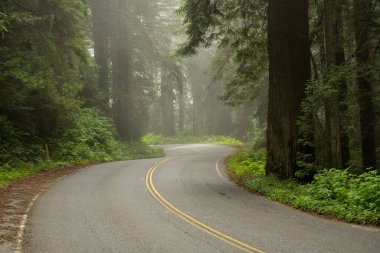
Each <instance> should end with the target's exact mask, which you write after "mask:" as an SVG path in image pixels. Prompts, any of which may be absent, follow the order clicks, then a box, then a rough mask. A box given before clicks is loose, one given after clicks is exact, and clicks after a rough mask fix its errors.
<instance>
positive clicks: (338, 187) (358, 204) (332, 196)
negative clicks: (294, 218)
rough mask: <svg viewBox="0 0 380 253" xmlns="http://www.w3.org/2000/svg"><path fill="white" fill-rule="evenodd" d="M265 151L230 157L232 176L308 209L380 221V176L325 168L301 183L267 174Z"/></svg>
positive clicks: (356, 219) (336, 215)
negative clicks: (311, 180) (307, 181)
mask: <svg viewBox="0 0 380 253" xmlns="http://www.w3.org/2000/svg"><path fill="white" fill-rule="evenodd" d="M262 158H263V155H262V153H261V152H253V151H244V152H240V153H237V154H234V155H232V156H230V158H229V159H228V162H227V166H228V171H229V173H230V175H231V176H232V177H233V179H234V180H236V181H237V182H238V183H240V184H242V185H243V186H244V187H246V188H247V189H250V190H254V191H257V192H259V193H262V194H264V195H265V196H267V197H268V198H270V199H273V200H276V201H279V202H282V203H284V204H289V205H293V206H294V207H296V208H300V209H303V210H305V211H312V212H316V213H319V214H324V215H333V216H335V217H337V218H338V219H344V220H346V221H350V222H357V223H363V224H366V223H370V224H377V225H379V224H380V175H378V174H377V173H376V171H368V172H366V173H363V174H361V175H356V174H350V173H349V172H348V171H347V170H336V169H330V170H322V171H320V172H319V173H317V174H316V175H315V178H314V180H313V182H311V183H310V184H306V185H301V184H299V183H297V182H296V181H295V180H293V179H289V180H279V179H278V178H277V177H276V176H275V175H268V176H266V175H265V171H264V167H265V162H264V161H263V160H262Z"/></svg>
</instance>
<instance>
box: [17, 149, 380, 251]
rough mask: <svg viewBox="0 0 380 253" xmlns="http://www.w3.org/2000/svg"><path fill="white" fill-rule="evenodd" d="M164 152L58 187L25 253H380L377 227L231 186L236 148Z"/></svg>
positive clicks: (38, 212)
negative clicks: (228, 163) (227, 165)
mask: <svg viewBox="0 0 380 253" xmlns="http://www.w3.org/2000/svg"><path fill="white" fill-rule="evenodd" d="M165 149H166V153H167V155H168V157H175V158H173V159H171V160H167V161H164V162H161V163H159V162H160V161H163V160H165V159H167V158H161V159H147V160H138V161H125V162H114V163H108V164H101V165H96V166H92V167H90V168H88V169H85V170H82V171H80V172H78V173H76V174H74V175H71V176H68V177H66V178H64V179H63V180H61V181H59V182H58V183H56V184H55V185H54V186H53V187H51V188H50V189H49V190H47V191H46V192H44V193H43V194H42V195H41V197H40V198H39V199H38V201H37V202H36V204H35V206H34V208H33V209H32V211H31V214H30V217H29V221H28V223H27V227H26V232H25V242H24V245H23V249H22V252H34V253H45V252H46V253H54V252H62V253H71V252H72V253H76V252H78V253H80V252H83V253H89V252H92V253H97V252H106V253H111V252H141V253H149V252H162V253H169V252H175V253H182V252H183V253H187V252H196V253H203V252H204V253H210V252H226V253H227V252H268V253H270V252H292V253H294V252H302V253H308V252H345V253H347V252H363V253H367V252H380V232H379V230H378V229H376V228H364V227H359V226H356V225H352V224H344V223H339V222H335V221H331V220H324V219H321V218H318V217H314V216H311V215H308V214H306V213H303V212H301V211H297V210H294V209H292V208H289V207H286V206H283V205H280V204H277V203H275V202H272V201H268V200H266V199H265V198H263V197H260V196H256V195H254V194H250V193H248V192H246V191H245V190H242V189H240V188H239V187H238V186H236V185H234V184H233V183H231V182H228V180H226V179H225V178H226V175H225V172H224V165H223V157H225V156H226V155H228V154H229V153H232V152H233V151H234V150H233V149H232V148H230V147H226V146H217V145H201V144H192V145H168V146H165ZM158 163H159V164H158ZM157 164H158V165H157ZM155 165H156V166H155ZM151 168H152V169H151ZM217 168H219V171H218V170H217ZM147 174H148V177H147ZM146 177H147V178H146ZM151 192H152V193H153V195H152V193H151Z"/></svg>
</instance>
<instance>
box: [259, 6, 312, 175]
mask: <svg viewBox="0 0 380 253" xmlns="http://www.w3.org/2000/svg"><path fill="white" fill-rule="evenodd" d="M308 22H309V20H308V1H305V0H291V1H282V0H271V1H269V6H268V53H269V100H268V129H267V165H266V171H267V173H271V172H273V173H275V174H277V175H279V176H280V177H281V178H288V177H291V176H293V175H294V173H295V171H296V168H297V163H296V156H297V152H299V151H301V147H300V145H299V144H298V141H297V139H298V127H297V119H298V116H299V115H300V107H301V102H302V100H303V99H304V97H305V85H306V82H307V80H309V79H310V47H309V45H310V44H309V25H308Z"/></svg>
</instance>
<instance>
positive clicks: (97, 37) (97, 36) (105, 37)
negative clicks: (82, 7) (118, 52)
mask: <svg viewBox="0 0 380 253" xmlns="http://www.w3.org/2000/svg"><path fill="white" fill-rule="evenodd" d="M89 3H90V6H91V13H92V25H93V35H94V54H95V62H96V64H97V65H98V68H99V69H98V75H99V89H100V91H101V92H102V95H103V99H102V105H101V108H102V109H103V110H104V111H106V112H107V111H108V110H109V99H110V94H109V93H110V89H109V67H108V62H109V53H108V51H109V33H110V32H109V24H108V22H109V21H108V20H109V17H110V15H109V14H110V12H109V8H110V6H109V5H110V3H109V1H108V0H90V1H89Z"/></svg>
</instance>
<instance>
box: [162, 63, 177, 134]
mask: <svg viewBox="0 0 380 253" xmlns="http://www.w3.org/2000/svg"><path fill="white" fill-rule="evenodd" d="M168 72H169V70H168V69H167V66H165V63H163V65H162V67H161V115H162V135H164V136H174V135H175V127H174V104H173V102H174V101H173V100H174V93H173V87H172V81H171V80H170V78H169V73H168Z"/></svg>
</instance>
